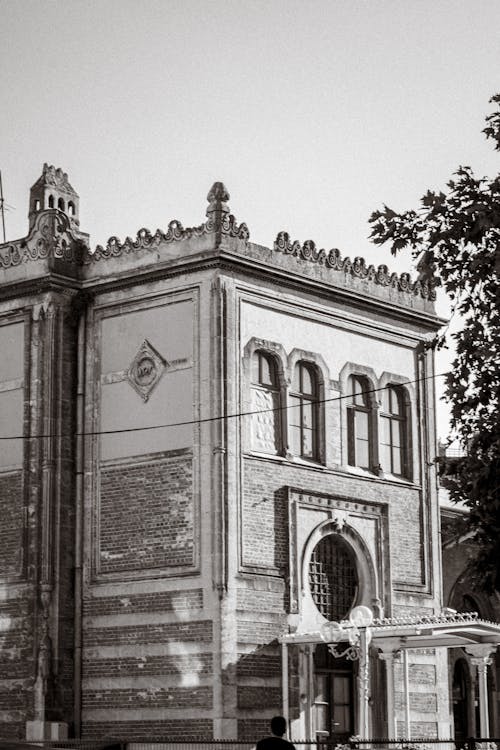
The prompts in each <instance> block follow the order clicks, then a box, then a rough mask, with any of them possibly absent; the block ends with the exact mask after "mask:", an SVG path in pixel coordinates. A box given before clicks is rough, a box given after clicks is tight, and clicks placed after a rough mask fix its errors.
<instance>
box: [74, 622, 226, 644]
mask: <svg viewBox="0 0 500 750" xmlns="http://www.w3.org/2000/svg"><path fill="white" fill-rule="evenodd" d="M211 640H212V622H211V620H200V621H198V622H175V623H168V624H163V623H158V624H150V625H131V626H122V627H114V628H89V629H88V630H86V632H85V646H116V645H118V644H123V643H124V644H127V645H130V644H132V643H137V644H142V643H168V642H169V641H196V642H199V643H207V642H209V641H211Z"/></svg>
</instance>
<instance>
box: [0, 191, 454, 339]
mask: <svg viewBox="0 0 500 750" xmlns="http://www.w3.org/2000/svg"><path fill="white" fill-rule="evenodd" d="M207 199H208V207H207V212H206V213H207V219H206V221H205V222H204V223H203V224H200V225H199V226H196V227H187V228H184V227H183V225H182V224H181V222H180V221H178V220H173V221H171V222H170V223H169V224H168V228H167V231H166V232H164V231H162V230H160V229H157V230H156V232H154V233H152V232H150V231H149V230H148V229H141V230H139V232H138V233H137V236H136V238H135V239H132V238H130V237H127V238H126V239H125V241H124V242H120V240H119V239H118V238H117V237H111V238H110V239H109V240H108V242H107V243H106V245H105V246H101V245H98V246H97V247H96V249H95V252H91V251H90V250H89V248H88V247H87V245H86V241H85V240H86V235H83V234H80V233H79V232H77V231H75V230H74V228H73V226H72V225H71V222H70V220H69V219H68V217H67V216H66V215H65V214H64V213H63V212H62V211H59V210H56V209H50V210H45V211H41V212H39V213H38V214H36V215H35V220H34V223H33V226H32V229H31V230H30V233H29V235H28V236H27V237H26V238H25V239H22V240H17V241H15V242H13V243H8V244H6V245H2V246H0V297H3V298H5V296H6V294H9V292H8V288H9V289H10V290H14V288H20V287H21V286H23V285H24V284H25V285H27V286H32V285H33V282H34V281H35V279H38V280H39V279H40V278H41V277H48V276H52V277H53V276H55V275H56V276H57V277H58V280H57V281H56V282H55V283H56V284H57V285H60V284H62V283H63V279H64V278H65V277H66V278H67V279H68V284H69V286H75V285H76V286H78V285H81V286H82V287H84V288H86V289H88V290H90V289H91V288H95V290H96V291H97V289H99V290H104V289H112V288H118V287H121V288H123V287H124V286H128V285H131V284H135V283H137V282H138V280H139V278H140V279H141V280H143V281H145V280H147V279H154V278H159V277H161V276H170V275H172V274H174V273H182V272H187V271H189V270H194V269H196V268H201V267H207V264H208V265H210V266H214V265H218V266H219V267H222V266H223V265H224V266H226V267H231V268H236V267H239V268H240V269H241V271H242V272H245V273H248V274H249V275H251V276H253V277H254V278H255V277H256V276H258V277H259V278H266V279H267V280H269V281H270V282H271V283H277V284H278V283H279V284H281V285H286V286H288V287H292V286H294V287H297V286H300V287H302V288H304V289H307V290H308V291H310V292H312V293H314V294H317V295H318V294H319V295H321V296H323V297H329V296H331V294H332V293H333V292H334V293H335V295H336V296H337V297H338V298H343V299H344V300H346V301H347V300H348V301H349V302H354V301H355V302H356V304H358V306H359V305H361V306H367V305H369V306H370V307H373V306H374V305H375V306H376V307H378V308H379V310H384V311H385V312H386V313H387V314H390V315H391V316H394V315H396V316H399V317H402V316H403V317H409V318H415V317H418V318H419V319H420V320H421V322H423V321H424V320H426V324H427V325H428V326H429V328H434V329H435V328H437V327H439V325H440V324H441V321H440V320H439V319H438V318H437V317H436V315H435V311H434V305H433V301H434V299H435V286H436V284H435V280H434V277H433V276H432V270H431V269H429V268H427V267H426V266H425V264H424V265H422V264H421V265H420V267H419V272H420V273H419V276H418V278H417V279H416V280H412V279H411V277H410V275H409V274H408V273H402V274H400V275H398V274H396V273H390V272H389V270H388V268H387V266H385V265H379V266H378V267H377V268H376V267H375V266H374V265H371V264H370V265H368V264H367V263H366V262H365V260H364V259H363V258H359V257H357V258H355V259H354V260H353V261H351V259H350V258H347V257H346V258H342V257H341V254H340V252H339V250H337V249H335V248H333V249H331V250H328V251H327V250H324V249H323V248H317V247H316V245H315V243H314V242H313V241H312V240H307V241H306V242H304V243H302V244H301V243H299V242H296V241H295V242H292V241H291V240H290V237H289V235H288V233H287V232H280V233H279V234H278V236H277V238H276V241H275V242H274V244H273V246H272V248H267V247H262V246H260V245H256V244H255V243H252V242H250V241H249V237H250V234H249V231H248V227H247V225H246V224H245V223H238V222H237V220H236V219H235V217H234V216H233V215H232V214H231V213H230V212H229V206H228V203H227V201H228V200H229V193H228V192H227V190H226V188H225V187H224V185H223V183H220V182H218V183H215V184H214V185H213V186H212V188H211V190H210V192H209V194H208V196H207ZM70 280H71V281H70ZM37 283H40V281H38V282H37ZM9 296H11V295H10V294H9Z"/></svg>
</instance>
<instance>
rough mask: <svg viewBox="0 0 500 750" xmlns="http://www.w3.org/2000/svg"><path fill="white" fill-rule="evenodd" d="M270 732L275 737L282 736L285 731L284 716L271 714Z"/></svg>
mask: <svg viewBox="0 0 500 750" xmlns="http://www.w3.org/2000/svg"><path fill="white" fill-rule="evenodd" d="M271 732H272V733H273V734H275V735H276V737H283V735H284V734H285V732H286V719H285V717H284V716H273V718H272V719H271Z"/></svg>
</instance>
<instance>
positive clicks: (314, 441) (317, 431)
mask: <svg viewBox="0 0 500 750" xmlns="http://www.w3.org/2000/svg"><path fill="white" fill-rule="evenodd" d="M303 370H306V371H307V372H308V373H309V377H310V379H311V383H312V384H313V387H312V388H311V393H306V392H305V391H304V390H303ZM297 371H298V373H299V375H298V383H299V388H298V389H297V388H295V387H294V386H295V383H296V382H297V381H296V377H297V375H296V373H297ZM288 396H289V406H290V407H291V408H290V414H289V415H288V430H289V448H290V450H291V452H292V454H293V456H294V457H295V458H300V459H301V460H303V461H313V462H316V463H320V462H322V460H323V456H322V440H321V412H320V408H319V406H320V404H319V401H320V399H321V380H320V377H319V373H318V368H317V366H316V365H315V364H314V363H313V362H310V361H309V360H306V359H299V360H298V361H297V362H295V364H294V366H293V371H292V378H291V382H290V389H289V394H288ZM294 401H295V402H298V404H297V403H293V402H294ZM306 404H309V405H310V407H311V427H306V426H305V419H304V406H305V405H306ZM297 414H298V415H299V416H298V424H297V423H296V420H297ZM297 428H298V430H299V441H300V446H301V448H300V453H296V452H295V451H294V444H295V441H294V440H293V439H292V435H293V434H294V433H293V431H294V430H296V429H297ZM306 430H307V431H310V432H311V445H312V448H311V454H310V455H308V454H305V453H304V434H305V431H306Z"/></svg>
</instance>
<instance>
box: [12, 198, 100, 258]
mask: <svg viewBox="0 0 500 750" xmlns="http://www.w3.org/2000/svg"><path fill="white" fill-rule="evenodd" d="M84 250H85V248H84V245H83V243H82V242H81V240H79V239H78V238H77V237H76V236H75V235H74V234H73V232H72V229H71V226H70V223H69V219H68V217H67V216H66V215H65V214H63V213H61V212H57V213H55V212H54V211H50V212H48V211H43V212H40V213H39V214H38V215H37V218H36V221H35V224H34V226H33V228H32V230H31V231H30V233H29V235H28V236H27V237H26V238H24V239H22V240H16V241H15V242H12V243H10V244H7V245H3V246H2V247H0V268H11V267H12V266H19V265H21V263H28V262H30V261H32V260H45V259H46V258H49V257H50V258H58V259H60V260H64V261H66V262H67V263H74V264H76V265H80V264H81V262H82V259H83V254H84Z"/></svg>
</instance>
